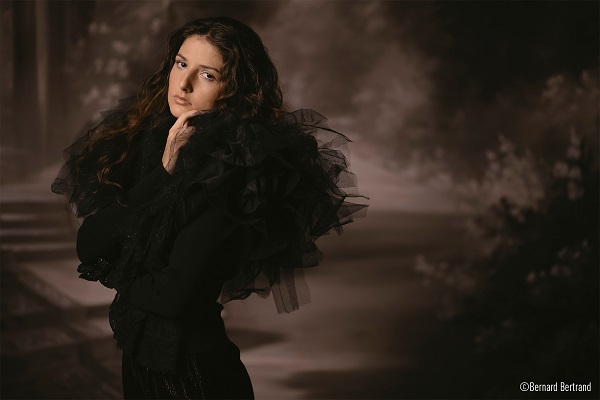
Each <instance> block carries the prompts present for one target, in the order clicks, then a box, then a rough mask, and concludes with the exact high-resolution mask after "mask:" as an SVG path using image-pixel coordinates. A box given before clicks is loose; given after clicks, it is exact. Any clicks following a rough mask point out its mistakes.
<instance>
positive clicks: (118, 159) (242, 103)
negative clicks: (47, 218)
mask: <svg viewBox="0 0 600 400" xmlns="http://www.w3.org/2000/svg"><path fill="white" fill-rule="evenodd" d="M191 36H201V37H203V38H204V39H205V40H207V41H208V42H209V43H211V44H212V45H213V46H215V48H217V49H218V51H219V52H220V54H221V56H222V58H223V61H224V67H223V73H222V79H223V83H224V84H223V86H222V88H221V90H220V93H219V96H218V97H217V100H216V101H215V108H217V109H227V108H231V109H235V110H236V112H237V113H238V114H239V116H240V117H241V118H242V119H250V120H255V121H257V122H271V121H273V120H275V119H276V118H277V117H278V116H280V115H281V114H283V113H284V112H285V108H284V105H283V95H282V92H281V89H280V87H279V77H278V74H277V69H276V68H275V65H274V64H273V62H272V61H271V59H270V57H269V55H268V52H267V49H266V48H265V46H264V44H263V42H262V40H261V39H260V37H259V36H258V34H256V32H254V31H253V30H252V29H251V28H250V27H248V26H247V25H245V24H243V23H242V22H240V21H237V20H235V19H233V18H228V17H212V18H201V19H197V20H194V21H191V22H188V23H187V24H185V25H183V26H182V27H180V28H179V29H177V30H175V31H173V32H172V33H171V34H170V35H169V39H168V41H167V48H166V52H165V56H164V58H163V61H162V63H161V65H160V67H159V68H158V70H157V71H156V72H154V73H153V74H152V75H151V76H150V77H148V78H147V79H146V80H144V81H143V82H142V84H141V85H140V86H139V89H138V92H137V96H136V98H135V100H134V101H133V102H132V103H131V105H129V106H128V107H127V109H126V110H125V111H124V116H123V118H121V119H120V120H119V121H117V122H116V124H112V125H111V126H103V124H100V126H99V127H98V128H97V129H101V130H100V132H98V133H99V136H98V140H97V141H96V142H94V143H92V144H91V147H90V149H89V150H90V151H91V148H92V147H93V146H95V144H97V143H99V142H102V141H107V140H113V139H114V138H115V137H118V136H121V135H124V137H123V138H122V139H124V144H125V145H124V146H123V147H122V151H121V152H118V153H117V154H115V153H111V154H103V155H101V156H100V158H99V163H100V167H99V169H98V171H97V178H98V182H100V183H104V184H108V185H115V186H117V187H119V188H121V185H120V184H119V183H118V182H115V181H112V180H111V179H110V178H109V176H110V172H111V170H112V169H113V168H114V167H115V166H117V165H119V164H121V163H122V162H123V161H124V160H125V159H126V158H127V154H128V149H129V144H130V143H131V142H132V140H133V138H134V137H135V136H136V135H137V133H138V132H139V131H140V126H141V125H142V124H143V123H145V122H146V121H150V120H154V121H156V120H160V119H161V117H164V116H167V115H169V107H168V98H167V96H168V88H169V74H170V72H171V69H172V67H173V64H174V62H175V57H176V55H177V53H178V51H179V49H180V48H181V45H182V44H183V42H184V41H185V40H186V39H187V38H189V37H191Z"/></svg>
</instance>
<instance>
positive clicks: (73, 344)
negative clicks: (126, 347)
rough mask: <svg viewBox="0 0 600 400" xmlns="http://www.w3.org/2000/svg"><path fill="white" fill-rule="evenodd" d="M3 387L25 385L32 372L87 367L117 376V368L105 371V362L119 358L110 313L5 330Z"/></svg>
mask: <svg viewBox="0 0 600 400" xmlns="http://www.w3.org/2000/svg"><path fill="white" fill-rule="evenodd" d="M1 342H2V366H3V374H2V375H3V376H2V379H3V382H2V385H3V392H4V387H6V386H11V385H15V386H16V385H23V384H26V383H27V380H28V379H29V378H30V377H32V376H44V375H47V374H54V373H55V371H56V370H57V369H58V370H69V369H70V370H75V369H80V367H79V366H84V367H86V368H85V369H88V370H89V371H88V372H90V373H91V374H93V375H97V374H98V373H101V374H104V375H106V374H109V373H110V372H113V374H114V375H115V376H116V375H117V374H118V371H117V372H115V371H103V370H102V365H103V362H104V363H105V362H106V361H111V360H115V359H119V358H120V356H121V354H120V351H119V350H118V349H117V347H116V344H115V341H114V339H113V338H112V331H111V330H110V327H109V325H108V321H107V317H106V316H104V317H103V318H92V319H79V320H73V321H71V322H69V323H66V324H65V323H63V322H62V321H57V324H55V325H49V326H45V327H43V328H39V327H35V328H21V329H16V330H8V331H5V332H3V335H2V338H1Z"/></svg>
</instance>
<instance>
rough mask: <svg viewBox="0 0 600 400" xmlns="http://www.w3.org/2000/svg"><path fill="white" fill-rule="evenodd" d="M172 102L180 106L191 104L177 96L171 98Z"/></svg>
mask: <svg viewBox="0 0 600 400" xmlns="http://www.w3.org/2000/svg"><path fill="white" fill-rule="evenodd" d="M173 100H175V103H176V104H179V105H180V106H190V105H192V103H190V102H189V101H187V100H186V99H184V98H183V97H181V96H178V95H175V96H173Z"/></svg>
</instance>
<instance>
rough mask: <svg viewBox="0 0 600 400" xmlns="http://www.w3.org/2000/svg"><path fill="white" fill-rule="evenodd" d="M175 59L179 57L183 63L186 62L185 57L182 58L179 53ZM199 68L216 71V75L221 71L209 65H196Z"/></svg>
mask: <svg viewBox="0 0 600 400" xmlns="http://www.w3.org/2000/svg"><path fill="white" fill-rule="evenodd" d="M177 57H181V58H183V61H187V60H188V59H187V58H185V56H183V55H182V54H181V53H177ZM198 66H199V67H200V68H204V69H212V70H213V71H216V72H217V73H219V74H220V73H221V71H219V70H218V69H217V68H215V67H211V66H210V65H204V64H200V65H198Z"/></svg>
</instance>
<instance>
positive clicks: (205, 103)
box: [169, 36, 223, 118]
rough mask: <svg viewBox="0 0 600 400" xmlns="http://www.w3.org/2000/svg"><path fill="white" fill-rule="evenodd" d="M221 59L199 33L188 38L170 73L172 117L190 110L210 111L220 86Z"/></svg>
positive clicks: (217, 52)
mask: <svg viewBox="0 0 600 400" xmlns="http://www.w3.org/2000/svg"><path fill="white" fill-rule="evenodd" d="M222 72H223V58H222V57H221V54H220V53H219V51H218V50H217V49H216V48H215V47H214V46H213V45H212V44H210V43H209V42H208V41H206V40H205V39H204V38H203V37H201V36H190V37H189V38H187V39H186V40H185V41H184V42H183V44H182V45H181V48H180V49H179V53H178V54H177V56H176V57H175V64H174V65H173V68H172V69H171V73H170V74H169V109H170V110H171V114H173V116H174V117H175V118H179V116H180V115H181V114H182V113H183V112H185V111H189V110H200V111H202V110H210V109H212V108H213V107H214V105H215V100H216V99H217V97H218V96H219V89H220V87H221V73H222Z"/></svg>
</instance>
